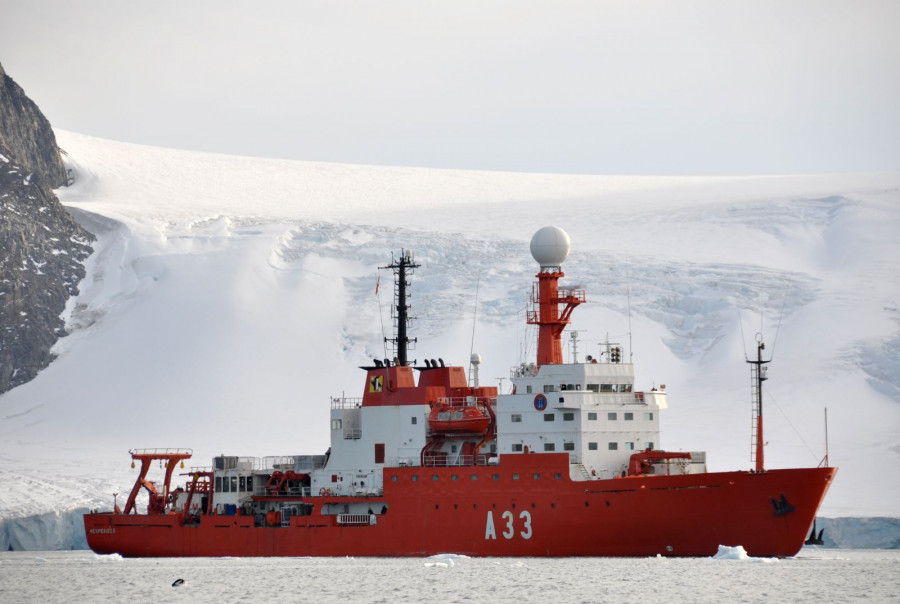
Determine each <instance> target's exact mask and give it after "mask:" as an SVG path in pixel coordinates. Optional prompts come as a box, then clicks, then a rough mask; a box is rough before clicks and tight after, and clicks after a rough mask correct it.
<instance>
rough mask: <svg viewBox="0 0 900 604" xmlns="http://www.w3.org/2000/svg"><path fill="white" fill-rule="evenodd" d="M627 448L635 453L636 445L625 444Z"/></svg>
mask: <svg viewBox="0 0 900 604" xmlns="http://www.w3.org/2000/svg"><path fill="white" fill-rule="evenodd" d="M625 448H626V449H628V450H629V451H634V443H625Z"/></svg>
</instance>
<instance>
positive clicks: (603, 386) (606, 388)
mask: <svg viewBox="0 0 900 604" xmlns="http://www.w3.org/2000/svg"><path fill="white" fill-rule="evenodd" d="M612 391H613V387H612V384H600V392H612Z"/></svg>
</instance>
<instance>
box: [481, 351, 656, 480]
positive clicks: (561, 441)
mask: <svg viewBox="0 0 900 604" xmlns="http://www.w3.org/2000/svg"><path fill="white" fill-rule="evenodd" d="M511 379H512V382H513V393H512V394H509V395H502V396H499V397H498V399H497V421H498V430H497V433H498V443H497V445H498V447H497V448H498V452H499V453H500V454H507V453H511V454H515V453H545V452H546V453H550V452H568V453H569V457H570V462H571V463H572V464H573V467H576V468H578V471H579V472H581V471H583V472H585V473H587V474H589V475H591V476H598V477H612V476H617V475H620V474H621V472H622V471H623V470H625V469H627V466H628V462H629V459H630V457H631V455H632V454H633V453H635V452H637V451H640V450H643V449H648V448H649V449H656V448H658V447H659V410H660V409H664V408H666V406H667V405H666V393H665V387H662V386H661V387H660V388H653V389H651V390H650V391H638V390H636V389H635V386H634V366H633V365H632V364H631V363H594V362H589V363H571V364H559V365H557V364H546V365H541V366H539V367H538V366H536V365H520V366H518V367H515V368H514V369H513V372H512V377H511Z"/></svg>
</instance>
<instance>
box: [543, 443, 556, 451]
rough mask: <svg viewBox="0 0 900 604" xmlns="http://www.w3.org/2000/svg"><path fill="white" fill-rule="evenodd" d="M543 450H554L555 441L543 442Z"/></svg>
mask: <svg viewBox="0 0 900 604" xmlns="http://www.w3.org/2000/svg"><path fill="white" fill-rule="evenodd" d="M544 451H556V443H544Z"/></svg>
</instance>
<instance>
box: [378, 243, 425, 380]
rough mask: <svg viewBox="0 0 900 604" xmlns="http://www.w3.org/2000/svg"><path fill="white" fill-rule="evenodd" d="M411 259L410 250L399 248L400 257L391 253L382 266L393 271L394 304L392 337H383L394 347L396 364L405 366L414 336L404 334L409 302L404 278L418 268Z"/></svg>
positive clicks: (407, 320)
mask: <svg viewBox="0 0 900 604" xmlns="http://www.w3.org/2000/svg"><path fill="white" fill-rule="evenodd" d="M419 266H420V265H418V264H416V263H415V261H414V260H413V255H412V252H411V251H410V250H403V249H401V250H400V259H399V260H398V259H395V258H394V256H393V254H391V263H390V264H389V265H387V266H382V267H380V268H383V269H387V268H389V269H391V270H392V271H394V306H393V307H392V308H391V317H392V318H393V319H394V337H393V338H385V339H384V341H385V342H386V343H387V342H390V343H391V346H392V348H393V349H394V355H395V358H396V361H395V362H396V364H397V365H399V366H401V367H405V366H406V365H407V363H408V359H407V351H408V350H409V348H410V343H412V344H415V342H416V338H412V339H410V338H409V337H407V335H406V328H407V327H408V326H409V322H410V320H411V319H410V317H409V304H407V303H406V302H407V293H406V288H407V287H408V286H409V282H408V281H407V280H406V277H407V275H411V274H412V272H413V269H416V268H419Z"/></svg>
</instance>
